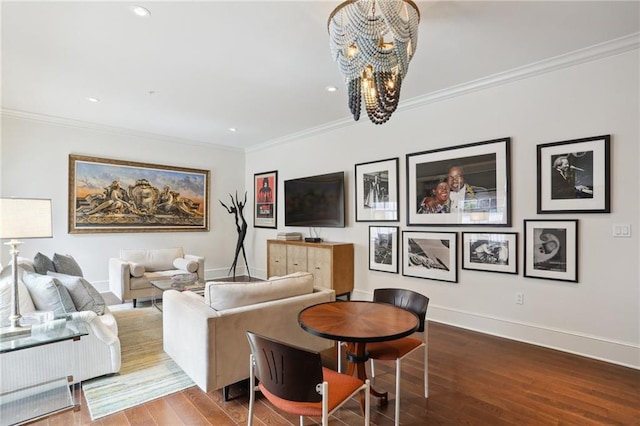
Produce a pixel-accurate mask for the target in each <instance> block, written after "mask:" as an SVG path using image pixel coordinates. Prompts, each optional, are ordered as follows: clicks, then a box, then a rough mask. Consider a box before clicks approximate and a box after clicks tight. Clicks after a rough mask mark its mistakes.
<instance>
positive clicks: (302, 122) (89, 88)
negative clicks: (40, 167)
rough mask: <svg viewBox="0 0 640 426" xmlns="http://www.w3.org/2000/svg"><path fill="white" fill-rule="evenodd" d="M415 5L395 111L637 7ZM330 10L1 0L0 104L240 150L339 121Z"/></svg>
mask: <svg viewBox="0 0 640 426" xmlns="http://www.w3.org/2000/svg"><path fill="white" fill-rule="evenodd" d="M416 3H417V4H418V6H419V8H420V12H421V15H422V20H421V23H420V30H419V31H420V32H419V37H418V46H417V50H416V54H415V57H414V60H413V61H412V63H411V66H410V68H409V73H408V75H407V78H406V79H405V81H404V83H403V86H402V96H401V103H400V107H402V103H403V101H404V102H407V101H408V100H411V99H418V98H420V97H424V96H426V95H428V94H429V93H433V92H436V91H439V90H443V89H446V88H449V87H452V86H455V85H459V84H462V83H465V82H469V81H473V80H476V79H479V78H483V77H487V76H490V75H493V74H496V73H499V72H504V71H508V70H512V69H514V68H517V67H521V66H525V65H528V64H532V63H535V62H539V61H541V60H544V59H547V58H550V57H555V56H558V55H561V54H565V53H568V52H573V51H576V50H578V49H582V48H585V47H589V46H593V45H596V44H599V43H603V42H606V41H608V40H612V39H616V38H619V37H622V36H625V35H629V34H633V33H637V32H638V31H639V21H640V9H639V5H640V2H638V1H627V2H620V1H602V2H596V1H585V2H582V1H566V2H557V1H556V2H542V1H531V2H522V1H513V2H510V1H491V2H489V1H467V2H458V1H417V2H416ZM134 4H135V5H142V6H144V7H146V8H148V9H149V10H150V11H151V16H150V17H148V18H140V17H137V16H135V15H134V14H133V13H131V11H130V8H131V6H133V5H134ZM338 4H339V1H326V0H325V1H237V0H236V1H174V2H167V1H156V2H140V3H130V2H113V1H108V2H95V1H71V2H58V1H43V2H33V1H16V2H12V1H2V11H1V13H2V16H1V18H2V108H3V111H4V112H6V113H20V114H27V115H38V116H40V115H42V116H48V117H53V119H54V120H56V119H58V118H60V119H64V120H74V121H80V122H85V123H91V124H92V125H97V126H106V127H115V128H119V129H127V130H128V131H134V132H144V133H152V134H156V135H162V136H165V137H170V138H180V139H186V140H191V141H197V142H202V143H212V144H218V145H229V146H233V147H238V148H247V147H250V146H254V145H256V144H261V143H265V142H271V141H277V140H282V139H284V138H287V137H290V136H291V135H295V134H300V133H303V132H305V131H308V130H309V129H313V128H318V127H323V126H330V125H331V123H335V122H344V121H345V120H347V119H350V113H349V110H348V107H347V98H346V90H345V88H344V84H343V82H342V79H341V76H340V75H339V73H338V70H337V67H336V66H335V64H334V63H333V62H332V59H331V57H330V55H329V47H328V34H327V28H326V21H327V17H328V16H329V14H330V13H331V11H332V10H333V9H334V8H335V6H337V5H338ZM328 85H334V86H337V87H338V88H339V90H338V92H336V93H328V92H327V91H325V87H326V86H328ZM87 97H96V98H99V99H100V100H101V101H100V102H99V103H90V102H88V101H87V100H86V98H87ZM391 120H393V117H392V118H391ZM360 121H362V122H363V124H361V125H370V126H373V124H371V123H369V121H368V119H367V117H366V113H365V112H364V111H363V112H362V115H361V118H360ZM230 127H236V128H237V129H238V131H237V132H236V133H231V132H230V131H229V128H230Z"/></svg>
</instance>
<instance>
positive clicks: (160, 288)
mask: <svg viewBox="0 0 640 426" xmlns="http://www.w3.org/2000/svg"><path fill="white" fill-rule="evenodd" d="M151 286H152V287H153V294H152V295H151V305H152V306H154V307H155V308H156V309H157V310H159V311H160V312H162V293H164V292H165V291H167V290H177V291H185V290H189V291H193V292H195V293H196V294H199V295H200V296H203V295H204V283H198V282H196V283H194V284H185V283H181V282H176V281H174V280H172V279H171V278H163V279H157V280H151Z"/></svg>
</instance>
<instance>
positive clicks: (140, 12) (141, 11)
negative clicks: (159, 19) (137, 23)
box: [131, 6, 151, 18]
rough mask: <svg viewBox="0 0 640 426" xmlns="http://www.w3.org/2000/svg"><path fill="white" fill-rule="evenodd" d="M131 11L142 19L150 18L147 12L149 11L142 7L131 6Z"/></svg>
mask: <svg viewBox="0 0 640 426" xmlns="http://www.w3.org/2000/svg"><path fill="white" fill-rule="evenodd" d="M131 10H132V11H133V13H135V14H136V15H138V16H142V17H144V18H146V17H147V16H151V12H149V9H147V8H144V7H142V6H133V8H131Z"/></svg>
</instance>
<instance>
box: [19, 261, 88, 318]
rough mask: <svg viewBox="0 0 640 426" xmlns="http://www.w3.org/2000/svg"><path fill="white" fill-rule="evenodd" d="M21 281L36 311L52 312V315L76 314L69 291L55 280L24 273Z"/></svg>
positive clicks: (45, 276) (27, 272)
mask: <svg viewBox="0 0 640 426" xmlns="http://www.w3.org/2000/svg"><path fill="white" fill-rule="evenodd" d="M22 281H23V282H24V285H25V286H26V287H27V290H29V294H30V295H31V299H32V300H33V305H34V306H35V307H36V309H37V310H39V311H53V313H54V315H64V314H67V313H69V312H76V307H75V305H74V304H73V299H71V295H69V291H68V290H67V288H66V287H65V286H63V285H62V284H61V283H60V281H58V280H57V279H56V278H54V277H50V276H47V275H40V274H34V273H33V272H29V271H24V273H23V275H22Z"/></svg>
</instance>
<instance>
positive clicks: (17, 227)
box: [0, 198, 53, 337]
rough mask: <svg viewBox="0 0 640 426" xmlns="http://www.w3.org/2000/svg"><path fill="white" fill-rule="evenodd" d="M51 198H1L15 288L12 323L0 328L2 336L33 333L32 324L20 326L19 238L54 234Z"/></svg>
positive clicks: (1, 224)
mask: <svg viewBox="0 0 640 426" xmlns="http://www.w3.org/2000/svg"><path fill="white" fill-rule="evenodd" d="M51 237H53V233H52V223H51V200H46V199H35V198H0V239H2V238H5V239H11V241H9V242H6V243H5V245H8V246H9V247H10V248H11V249H10V251H9V253H11V273H12V276H13V283H12V284H13V285H12V289H11V315H10V316H9V321H10V325H9V326H8V327H3V328H1V329H0V337H8V336H15V335H19V334H23V333H29V332H30V329H29V328H28V327H22V326H20V318H21V315H20V299H19V294H18V253H19V251H18V245H20V244H22V242H20V241H18V238H20V239H23V238H51Z"/></svg>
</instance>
